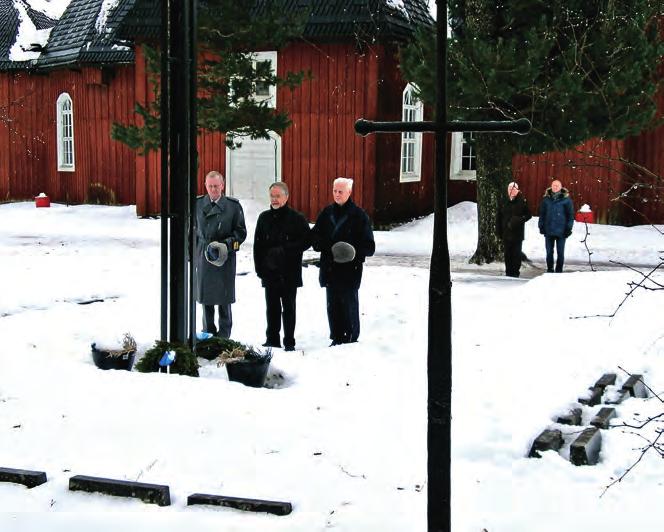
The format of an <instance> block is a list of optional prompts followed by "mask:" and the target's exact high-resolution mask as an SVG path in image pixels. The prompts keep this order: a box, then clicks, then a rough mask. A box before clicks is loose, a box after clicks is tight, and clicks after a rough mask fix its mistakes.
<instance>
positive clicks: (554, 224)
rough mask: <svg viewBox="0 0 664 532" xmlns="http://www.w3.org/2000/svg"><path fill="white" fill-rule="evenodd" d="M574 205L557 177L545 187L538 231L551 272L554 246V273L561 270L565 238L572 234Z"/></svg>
mask: <svg viewBox="0 0 664 532" xmlns="http://www.w3.org/2000/svg"><path fill="white" fill-rule="evenodd" d="M573 226H574V205H573V204H572V199H571V198H570V197H569V192H568V191H567V189H566V188H563V186H562V183H561V182H560V181H558V180H557V179H556V180H555V181H553V183H551V186H550V187H549V188H547V189H546V192H545V193H544V199H543V200H542V203H541V204H540V209H539V231H540V233H541V234H543V235H544V243H545V245H546V271H547V272H553V271H554V269H553V247H554V244H555V247H556V269H555V271H556V273H560V272H562V271H563V264H564V263H565V240H567V237H568V236H570V235H571V234H572V227H573Z"/></svg>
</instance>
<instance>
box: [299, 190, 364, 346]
mask: <svg viewBox="0 0 664 532" xmlns="http://www.w3.org/2000/svg"><path fill="white" fill-rule="evenodd" d="M352 191H353V180H352V179H347V178H343V177H339V178H337V179H335V180H334V185H333V188H332V195H333V197H334V203H332V204H331V205H328V206H327V207H325V208H324V209H323V210H322V211H321V213H320V214H319V215H318V219H317V220H316V224H315V225H314V227H313V229H312V230H311V232H312V235H311V239H312V243H313V247H314V249H315V250H316V251H320V253H321V255H320V285H321V286H322V287H324V288H325V289H326V296H327V319H328V322H329V325H330V339H331V340H332V344H331V345H338V344H345V343H349V342H356V341H357V339H358V337H359V336H360V312H359V298H358V290H359V288H360V283H361V282H362V268H363V263H364V259H365V257H370V256H371V255H373V254H374V251H375V250H376V244H375V242H374V237H373V231H372V229H371V222H370V221H369V216H367V213H366V212H364V210H362V209H361V208H360V207H358V206H357V205H355V203H353V200H351V199H350V194H351V192H352Z"/></svg>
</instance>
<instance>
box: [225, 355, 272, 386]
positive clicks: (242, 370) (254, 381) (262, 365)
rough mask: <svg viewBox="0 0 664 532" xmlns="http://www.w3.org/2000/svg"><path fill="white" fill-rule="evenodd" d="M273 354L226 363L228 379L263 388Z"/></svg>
mask: <svg viewBox="0 0 664 532" xmlns="http://www.w3.org/2000/svg"><path fill="white" fill-rule="evenodd" d="M271 359H272V357H271V356H263V357H260V358H243V359H240V360H234V361H231V362H227V363H226V371H227V372H228V380H229V381H233V382H241V383H242V384H244V385H245V386H251V387H252V388H262V387H263V386H264V385H265V379H266V378H267V369H268V368H269V367H270V360H271Z"/></svg>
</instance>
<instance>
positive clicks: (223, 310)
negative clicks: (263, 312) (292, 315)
mask: <svg viewBox="0 0 664 532" xmlns="http://www.w3.org/2000/svg"><path fill="white" fill-rule="evenodd" d="M225 186H226V180H225V179H224V176H223V175H221V174H220V173H219V172H217V171H212V172H209V173H208V174H207V175H206V176H205V190H207V194H206V195H204V196H200V197H199V198H198V199H197V200H196V256H195V257H194V264H195V281H196V283H195V284H196V301H198V302H199V303H201V304H202V305H203V330H204V331H205V332H209V333H212V334H217V335H218V336H220V337H222V338H230V335H231V328H232V326H233V315H232V313H231V304H232V303H235V255H236V252H237V251H238V250H239V249H240V244H242V242H244V239H245V238H247V228H246V226H245V223H244V212H243V210H242V206H241V205H240V202H239V201H238V200H236V199H235V198H230V197H228V196H226V195H224V189H225ZM215 305H216V306H217V309H218V312H219V322H218V324H219V327H218V328H217V327H215V323H214V307H215Z"/></svg>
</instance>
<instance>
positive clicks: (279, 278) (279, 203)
mask: <svg viewBox="0 0 664 532" xmlns="http://www.w3.org/2000/svg"><path fill="white" fill-rule="evenodd" d="M269 192H270V209H269V210H267V211H263V212H262V213H261V214H260V215H259V216H258V222H256V231H255V233H254V266H255V268H256V274H257V275H258V277H259V278H260V280H261V284H262V285H263V287H264V288H265V305H266V318H267V329H266V331H265V336H266V341H265V343H264V344H263V346H265V347H268V346H270V347H281V341H280V340H281V339H280V332H281V321H282V319H283V323H284V349H285V350H286V351H294V350H295V314H296V308H295V298H296V295H297V289H298V287H300V286H302V252H303V251H305V250H306V249H307V248H308V247H309V246H310V245H311V244H310V241H309V222H307V220H306V218H305V217H304V216H303V215H302V214H300V213H299V212H297V211H295V210H293V209H291V208H290V207H289V206H288V205H287V204H286V202H287V201H288V186H287V185H286V183H282V182H280V181H279V182H276V183H272V184H271V185H270V189H269Z"/></svg>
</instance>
